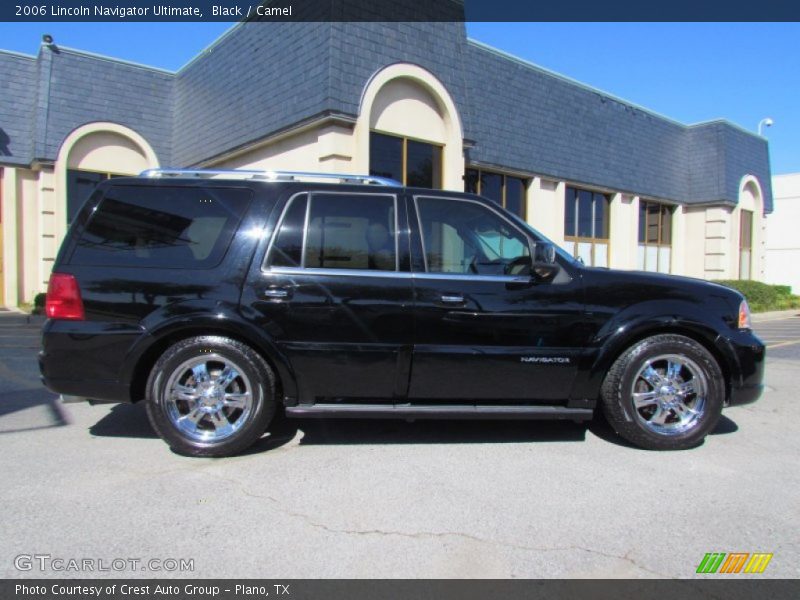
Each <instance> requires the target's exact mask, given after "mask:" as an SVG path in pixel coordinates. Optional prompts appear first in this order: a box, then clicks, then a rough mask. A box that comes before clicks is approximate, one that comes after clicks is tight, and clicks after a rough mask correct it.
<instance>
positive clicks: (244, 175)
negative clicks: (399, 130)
mask: <svg viewBox="0 0 800 600" xmlns="http://www.w3.org/2000/svg"><path fill="white" fill-rule="evenodd" d="M139 176H140V177H207V178H211V177H227V178H229V179H261V180H266V181H297V180H301V179H335V180H337V181H339V182H340V183H364V184H371V185H383V186H390V187H402V186H403V184H402V183H400V182H399V181H396V180H394V179H391V178H389V177H379V176H376V175H353V174H350V173H317V172H314V171H269V170H264V171H259V170H252V169H169V168H165V169H146V170H144V171H142V172H141V173H140V174H139Z"/></svg>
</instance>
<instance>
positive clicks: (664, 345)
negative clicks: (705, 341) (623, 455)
mask: <svg viewBox="0 0 800 600" xmlns="http://www.w3.org/2000/svg"><path fill="white" fill-rule="evenodd" d="M665 357H675V358H674V359H669V358H665ZM648 361H651V364H650V366H651V367H653V371H655V372H656V373H657V374H658V376H659V377H661V378H662V379H661V380H660V382H662V383H663V385H664V386H669V385H670V383H667V382H668V381H669V382H673V381H680V382H683V383H681V384H680V385H683V386H687V385H688V381H689V380H695V379H696V380H697V383H696V385H695V387H698V388H703V387H704V389H705V393H704V394H702V395H701V394H697V393H695V394H692V393H688V394H687V395H686V396H685V397H676V396H675V395H674V394H672V391H673V390H675V389H679V388H680V385H679V386H677V387H676V386H672V387H662V383H659V384H657V385H653V384H652V383H650V382H649V381H648V379H651V378H653V377H654V375H653V374H652V371H650V370H646V367H647V364H648ZM670 361H671V362H670ZM681 361H683V363H684V364H683V365H682V364H681ZM669 364H673V365H678V366H677V367H675V368H676V369H680V370H678V371H676V372H675V373H676V374H675V377H674V378H673V379H669V380H668V379H664V378H663V377H664V375H666V371H667V369H666V368H664V369H662V368H659V365H669ZM643 369H644V371H643ZM662 370H663V371H664V373H662V372H661V371H662ZM695 371H697V373H696V374H695ZM684 380H685V381H684ZM656 381H659V380H657V379H656ZM634 385H636V386H637V387H636V391H637V392H639V393H637V396H638V397H640V398H641V399H642V400H643V401H646V402H651V401H650V399H649V396H650V395H653V394H654V393H657V394H659V398H661V399H664V398H665V399H666V402H667V404H661V403H660V401H657V400H652V404H648V405H640V406H639V408H638V409H637V408H636V407H635V406H634ZM656 390H658V392H656ZM662 390H667V391H666V395H665V396H662V395H660V394H662ZM601 396H602V404H603V412H604V414H605V416H606V419H607V420H608V422H609V424H610V425H611V427H612V428H613V429H614V430H615V431H616V432H617V434H619V435H620V436H621V437H623V438H625V439H626V440H628V441H629V442H631V443H633V444H635V445H636V446H639V447H641V448H645V449H648V450H684V449H687V448H692V447H694V446H697V445H698V444H700V443H701V442H702V441H703V439H704V438H705V436H706V435H708V433H709V432H710V431H712V430H713V429H714V427H715V426H716V425H717V422H718V421H719V417H720V415H721V414H722V406H723V403H724V399H725V381H724V379H723V375H722V370H721V369H720V367H719V364H717V361H716V360H715V358H714V357H713V356H712V355H711V353H710V352H709V351H708V350H706V349H705V348H704V347H703V346H702V345H701V344H699V343H698V342H696V341H694V340H693V339H691V338H688V337H684V336H682V335H672V334H669V335H655V336H653V337H649V338H646V339H644V340H641V341H640V342H638V343H636V344H634V345H633V346H632V347H631V348H629V349H628V350H626V351H625V352H623V353H622V355H621V356H620V357H619V358H618V359H617V360H616V362H614V364H613V365H612V367H611V369H610V370H609V371H608V374H607V375H606V378H605V381H604V382H603V387H602V391H601ZM701 397H703V398H704V399H702V400H701ZM676 398H685V401H683V402H681V401H680V400H678V401H677V404H679V405H681V406H676V407H673V406H674V404H675V402H674V401H675V400H676ZM671 402H672V404H670V403H671ZM692 404H694V406H692ZM687 406H688V408H689V409H692V411H693V412H692V411H687V410H686V407H687ZM665 407H667V408H665ZM698 407H699V409H698ZM679 409H680V413H679ZM656 413H658V415H657V416H656ZM682 415H683V416H684V418H685V419H686V421H687V422H686V423H685V424H684V423H683V422H682V421H681V416H682ZM661 421H664V423H663V424H661ZM683 427H686V430H683V429H682V428H683ZM670 428H672V430H670ZM656 429H660V431H656Z"/></svg>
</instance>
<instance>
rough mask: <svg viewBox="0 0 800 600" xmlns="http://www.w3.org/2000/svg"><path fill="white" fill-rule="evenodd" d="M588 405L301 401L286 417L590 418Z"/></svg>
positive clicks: (591, 414) (289, 407)
mask: <svg viewBox="0 0 800 600" xmlns="http://www.w3.org/2000/svg"><path fill="white" fill-rule="evenodd" d="M593 414H594V411H593V410H592V409H591V408H565V407H563V406H514V405H510V406H509V405H498V406H475V405H472V404H465V405H455V404H446V405H431V404H423V405H412V404H395V405H392V404H305V405H304V404H300V405H298V406H287V407H286V416H287V417H297V418H345V419H350V418H353V419H355V418H377V419H573V420H576V421H586V420H589V419H591V418H592V416H593Z"/></svg>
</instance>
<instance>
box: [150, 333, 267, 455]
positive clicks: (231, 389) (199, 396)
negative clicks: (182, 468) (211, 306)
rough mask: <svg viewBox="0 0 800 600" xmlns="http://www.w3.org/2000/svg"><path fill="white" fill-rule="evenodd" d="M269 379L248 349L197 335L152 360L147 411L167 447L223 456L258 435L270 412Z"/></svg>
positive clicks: (264, 367) (264, 366)
mask: <svg viewBox="0 0 800 600" xmlns="http://www.w3.org/2000/svg"><path fill="white" fill-rule="evenodd" d="M275 406H276V402H275V377H274V375H273V373H272V369H270V367H269V365H267V363H266V362H265V361H264V359H263V358H262V357H261V356H260V355H259V354H258V353H257V352H256V351H255V350H253V349H252V348H250V347H249V346H247V345H245V344H242V343H241V342H238V341H236V340H232V339H229V338H225V337H219V336H202V337H193V338H188V339H186V340H182V341H180V342H178V343H176V344H175V345H173V346H171V347H170V348H168V349H167V351H166V352H164V354H163V355H162V356H161V357H160V358H159V359H158V361H156V364H155V366H154V367H153V369H152V371H151V373H150V377H149V378H148V381H147V415H148V417H149V419H150V423H151V424H152V425H153V428H154V429H155V430H156V432H157V433H158V434H159V435H160V436H161V438H162V439H164V441H166V442H167V443H168V444H169V445H170V447H171V448H172V449H173V450H174V451H175V452H177V453H179V454H184V455H188V456H229V455H232V454H236V453H238V452H241V451H242V450H244V449H245V448H247V447H248V446H250V445H251V444H253V443H254V442H255V441H256V440H257V439H258V438H260V437H261V436H262V435H263V433H264V431H265V430H266V428H267V426H268V425H269V423H270V421H271V420H272V417H273V415H274V414H275Z"/></svg>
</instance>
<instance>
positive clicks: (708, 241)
mask: <svg viewBox="0 0 800 600" xmlns="http://www.w3.org/2000/svg"><path fill="white" fill-rule="evenodd" d="M731 221H732V219H731V210H730V209H729V208H726V207H722V206H715V207H710V208H707V209H706V211H705V236H704V238H705V257H704V259H705V262H704V273H703V276H704V277H705V278H706V279H731V278H735V277H736V274H735V273H736V272H737V271H738V266H737V268H736V269H734V268H733V266H732V265H733V264H734V260H736V261H737V263H738V252H737V256H735V257H731V246H732V244H733V243H737V242H738V237H736V240H737V241H736V242H732V240H731V238H732V237H734V236H733V235H732V227H733V224H732V223H731Z"/></svg>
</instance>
